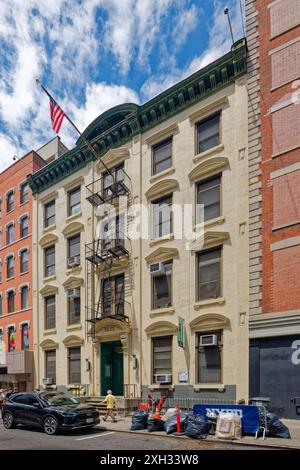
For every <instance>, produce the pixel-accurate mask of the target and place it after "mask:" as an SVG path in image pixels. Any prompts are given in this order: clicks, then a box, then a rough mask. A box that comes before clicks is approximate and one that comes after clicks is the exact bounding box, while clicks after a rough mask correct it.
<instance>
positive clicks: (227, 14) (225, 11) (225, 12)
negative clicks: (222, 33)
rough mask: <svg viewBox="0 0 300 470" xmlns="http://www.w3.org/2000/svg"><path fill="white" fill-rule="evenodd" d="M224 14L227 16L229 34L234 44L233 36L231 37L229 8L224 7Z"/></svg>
mask: <svg viewBox="0 0 300 470" xmlns="http://www.w3.org/2000/svg"><path fill="white" fill-rule="evenodd" d="M224 15H226V16H227V18H228V23H229V28H230V34H231V39H232V44H234V38H233V32H232V27H231V20H230V15H229V8H228V7H225V8H224Z"/></svg>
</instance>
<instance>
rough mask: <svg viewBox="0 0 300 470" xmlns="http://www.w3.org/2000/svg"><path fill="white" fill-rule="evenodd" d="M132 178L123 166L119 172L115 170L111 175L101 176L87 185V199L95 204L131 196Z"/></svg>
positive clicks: (98, 204)
mask: <svg viewBox="0 0 300 470" xmlns="http://www.w3.org/2000/svg"><path fill="white" fill-rule="evenodd" d="M130 186H131V182H130V178H129V176H128V174H127V173H126V171H125V170H124V169H123V168H121V169H119V170H118V171H117V172H116V171H115V172H114V171H113V173H112V176H111V175H105V176H101V178H99V179H97V180H96V181H93V182H92V183H90V184H88V185H87V186H86V191H87V197H86V199H87V200H88V201H89V202H90V203H91V204H92V205H93V206H94V207H98V206H100V205H101V204H105V203H111V202H113V200H114V199H116V198H118V197H120V196H129V194H130Z"/></svg>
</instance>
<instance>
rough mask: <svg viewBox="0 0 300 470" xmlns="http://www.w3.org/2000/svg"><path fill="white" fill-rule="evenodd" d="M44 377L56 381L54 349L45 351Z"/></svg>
mask: <svg viewBox="0 0 300 470" xmlns="http://www.w3.org/2000/svg"><path fill="white" fill-rule="evenodd" d="M45 377H46V378H48V379H52V380H53V383H54V384H55V383H56V351H55V349H53V350H50V351H45Z"/></svg>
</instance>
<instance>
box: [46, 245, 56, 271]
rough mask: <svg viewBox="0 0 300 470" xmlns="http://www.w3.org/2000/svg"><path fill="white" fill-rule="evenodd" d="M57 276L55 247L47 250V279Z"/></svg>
mask: <svg viewBox="0 0 300 470" xmlns="http://www.w3.org/2000/svg"><path fill="white" fill-rule="evenodd" d="M52 274H55V246H54V245H53V246H49V247H48V248H45V277H47V276H51V275H52Z"/></svg>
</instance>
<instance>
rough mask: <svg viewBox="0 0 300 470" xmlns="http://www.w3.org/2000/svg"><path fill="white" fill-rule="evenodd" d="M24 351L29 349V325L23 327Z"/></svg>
mask: <svg viewBox="0 0 300 470" xmlns="http://www.w3.org/2000/svg"><path fill="white" fill-rule="evenodd" d="M21 333H22V351H26V350H28V349H29V326H28V323H24V324H23V325H22V330H21Z"/></svg>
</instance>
